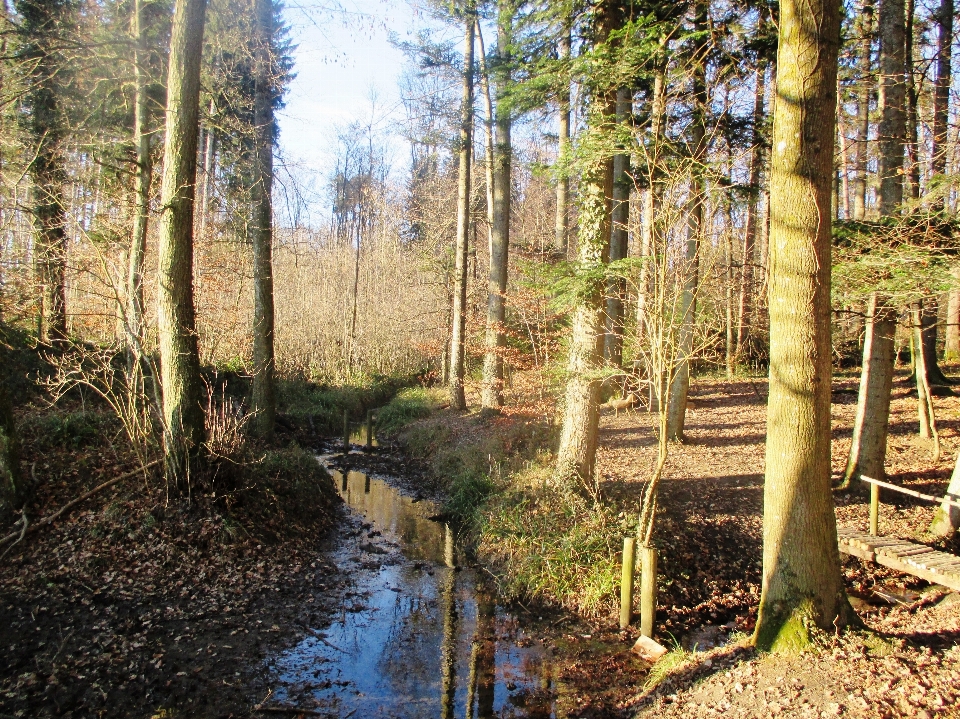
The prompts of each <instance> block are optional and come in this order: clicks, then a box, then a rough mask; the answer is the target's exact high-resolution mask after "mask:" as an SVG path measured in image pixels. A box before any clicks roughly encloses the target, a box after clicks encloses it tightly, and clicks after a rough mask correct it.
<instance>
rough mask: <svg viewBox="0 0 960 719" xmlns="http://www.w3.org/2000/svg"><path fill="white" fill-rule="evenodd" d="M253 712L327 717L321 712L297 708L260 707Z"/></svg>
mask: <svg viewBox="0 0 960 719" xmlns="http://www.w3.org/2000/svg"><path fill="white" fill-rule="evenodd" d="M254 711H258V712H269V713H271V714H309V715H310V716H315V717H322V716H327V715H326V714H324V713H323V712H318V711H316V710H315V709H300V708H299V707H260V708H259V709H254Z"/></svg>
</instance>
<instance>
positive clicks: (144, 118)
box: [126, 0, 153, 367]
mask: <svg viewBox="0 0 960 719" xmlns="http://www.w3.org/2000/svg"><path fill="white" fill-rule="evenodd" d="M146 21H147V18H146V12H145V8H144V3H143V0H134V8H133V35H134V61H133V62H134V82H135V93H136V95H135V99H134V107H133V138H134V140H133V141H134V146H135V149H136V170H135V173H134V190H133V191H134V202H133V206H134V210H133V212H134V215H133V236H132V237H131V238H130V252H129V254H128V256H127V261H128V265H127V308H126V314H127V316H126V331H127V335H128V340H127V347H128V352H129V354H130V357H131V359H133V358H138V357H139V355H140V353H141V351H142V342H143V332H144V327H143V314H144V306H143V262H144V256H145V255H146V251H147V229H148V225H149V222H150V187H151V185H152V183H153V156H152V154H151V148H150V145H151V140H152V139H153V133H152V132H151V130H150V122H151V116H150V104H149V103H150V100H149V98H148V97H147V89H148V85H147V72H146V70H147V63H148V58H149V55H148V50H147V41H146V33H147V27H146V24H147V22H146ZM131 367H132V364H131Z"/></svg>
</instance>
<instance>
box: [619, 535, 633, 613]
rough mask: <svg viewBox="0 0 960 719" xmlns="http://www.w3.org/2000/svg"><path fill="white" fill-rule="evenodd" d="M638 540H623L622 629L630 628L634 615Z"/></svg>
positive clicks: (621, 575) (621, 576) (626, 538)
mask: <svg viewBox="0 0 960 719" xmlns="http://www.w3.org/2000/svg"><path fill="white" fill-rule="evenodd" d="M636 546H637V540H636V539H634V538H633V537H624V538H623V564H622V567H623V568H622V570H621V572H620V628H621V629H626V628H627V627H629V626H630V619H631V618H632V614H633V572H634V567H635V566H636Z"/></svg>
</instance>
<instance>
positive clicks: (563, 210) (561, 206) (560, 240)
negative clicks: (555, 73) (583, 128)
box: [554, 24, 571, 257]
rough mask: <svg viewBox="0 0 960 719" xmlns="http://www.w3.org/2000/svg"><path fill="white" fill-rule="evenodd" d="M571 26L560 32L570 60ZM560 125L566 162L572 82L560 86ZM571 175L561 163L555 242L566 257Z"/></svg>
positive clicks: (561, 155)
mask: <svg viewBox="0 0 960 719" xmlns="http://www.w3.org/2000/svg"><path fill="white" fill-rule="evenodd" d="M570 45H571V39H570V26H569V24H565V25H564V28H563V32H562V33H561V34H560V42H559V47H558V52H559V55H560V59H561V60H565V61H569V60H570ZM558 115H559V126H558V128H557V137H558V141H557V158H558V160H559V161H560V162H561V163H566V162H567V160H568V159H569V158H568V155H569V153H570V83H569V82H566V81H565V82H564V83H563V84H562V86H561V87H560V94H559V102H558ZM569 225H570V177H569V174H568V173H567V171H566V169H564V168H563V166H562V165H561V171H560V173H558V176H557V214H556V219H555V222H554V243H555V247H556V250H557V252H559V253H560V254H561V255H563V256H564V257H566V256H567V253H568V247H567V244H568V238H569V234H570V230H569Z"/></svg>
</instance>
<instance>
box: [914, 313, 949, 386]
mask: <svg viewBox="0 0 960 719" xmlns="http://www.w3.org/2000/svg"><path fill="white" fill-rule="evenodd" d="M921 306H922V309H921V312H920V327H921V328H922V332H921V338H922V342H921V343H920V347H921V348H922V350H923V366H924V367H925V368H926V378H927V384H929V385H930V386H931V387H936V388H937V390H936V391H937V393H939V394H950V393H951V390H950V385H951V384H953V382H951V380H950V379H949V378H948V377H947V376H946V375H944V374H943V370H941V369H940V363H939V362H938V361H937V335H938V331H937V317H938V315H939V314H940V311H939V302H938V301H937V300H936V299H935V298H931V299H928V300H926V301H924V302H921Z"/></svg>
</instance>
